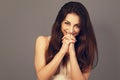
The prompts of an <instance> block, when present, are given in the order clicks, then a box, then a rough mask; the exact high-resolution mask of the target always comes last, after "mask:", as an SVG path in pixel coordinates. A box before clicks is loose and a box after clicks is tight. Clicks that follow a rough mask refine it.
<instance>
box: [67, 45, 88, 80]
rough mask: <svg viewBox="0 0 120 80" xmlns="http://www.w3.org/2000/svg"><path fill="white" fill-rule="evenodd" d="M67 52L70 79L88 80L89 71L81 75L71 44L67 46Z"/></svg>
mask: <svg viewBox="0 0 120 80" xmlns="http://www.w3.org/2000/svg"><path fill="white" fill-rule="evenodd" d="M69 50H70V54H69V55H70V68H71V69H70V70H71V78H72V80H88V78H89V75H90V70H89V72H87V73H82V72H81V70H80V68H79V65H78V62H77V58H76V55H75V50H74V44H73V43H71V44H70V46H69Z"/></svg>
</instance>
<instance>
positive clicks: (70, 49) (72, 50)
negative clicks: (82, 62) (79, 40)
mask: <svg viewBox="0 0 120 80" xmlns="http://www.w3.org/2000/svg"><path fill="white" fill-rule="evenodd" d="M70 38H71V39H72V40H73V41H74V42H72V43H70V45H69V54H70V53H71V52H75V47H74V44H75V42H76V38H75V37H74V36H73V35H72V34H71V35H70Z"/></svg>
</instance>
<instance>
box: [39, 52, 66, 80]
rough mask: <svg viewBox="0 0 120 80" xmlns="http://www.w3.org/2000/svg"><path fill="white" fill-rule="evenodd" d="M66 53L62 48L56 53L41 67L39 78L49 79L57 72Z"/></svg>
mask: <svg viewBox="0 0 120 80" xmlns="http://www.w3.org/2000/svg"><path fill="white" fill-rule="evenodd" d="M64 55H65V53H63V52H62V51H61V50H60V51H59V52H58V53H57V54H56V55H55V57H54V58H53V59H52V60H51V62H50V63H48V64H47V65H46V66H45V67H43V68H41V69H40V70H39V72H38V73H37V75H38V78H39V80H49V78H50V77H51V76H52V75H54V74H55V72H56V70H57V68H58V66H59V64H60V62H61V61H62V59H63V57H64Z"/></svg>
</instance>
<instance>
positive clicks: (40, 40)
mask: <svg viewBox="0 0 120 80" xmlns="http://www.w3.org/2000/svg"><path fill="white" fill-rule="evenodd" d="M49 41H50V36H39V37H37V39H36V45H39V46H40V45H41V46H42V47H48V45H49Z"/></svg>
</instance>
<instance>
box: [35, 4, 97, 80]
mask: <svg viewBox="0 0 120 80" xmlns="http://www.w3.org/2000/svg"><path fill="white" fill-rule="evenodd" d="M95 55H97V44H96V39H95V35H94V31H93V28H92V24H91V22H90V18H89V14H88V12H87V10H86V8H85V7H84V6H83V5H82V4H81V3H80V2H68V3H66V4H65V5H64V6H63V7H62V8H61V10H60V11H59V13H58V16H57V18H56V20H55V23H54V25H53V28H52V34H51V36H49V37H45V36H40V37H38V38H37V40H36V47H35V69H36V74H37V77H38V80H88V78H89V75H90V72H91V69H92V68H93V67H94V65H93V63H94V59H95ZM96 58H97V56H96Z"/></svg>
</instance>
